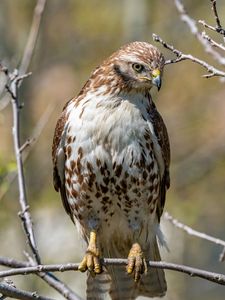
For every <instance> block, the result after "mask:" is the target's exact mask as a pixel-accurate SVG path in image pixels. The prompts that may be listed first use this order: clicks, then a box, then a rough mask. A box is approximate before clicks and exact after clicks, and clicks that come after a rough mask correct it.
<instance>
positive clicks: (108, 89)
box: [82, 42, 165, 95]
mask: <svg viewBox="0 0 225 300" xmlns="http://www.w3.org/2000/svg"><path fill="white" fill-rule="evenodd" d="M164 63H165V60H164V57H163V55H162V54H161V53H160V52H159V50H158V49H157V48H156V47H154V46H152V45H151V44H148V43H145V42H133V43H130V44H127V45H124V46H123V47H121V48H120V49H119V50H118V51H116V52H114V53H113V54H112V55H111V56H110V57H109V58H108V59H106V60H105V61H104V62H103V63H102V64H101V65H100V66H99V67H97V68H96V69H95V70H94V72H93V73H92V74H91V77H90V79H89V80H88V82H87V83H86V84H85V86H84V89H83V90H82V93H84V91H85V89H93V91H95V92H96V93H98V94H99V95H101V94H103V95H107V94H109V95H112V94H120V93H138V92H141V93H143V92H147V91H148V90H150V89H151V88H152V86H156V87H157V88H158V90H159V89H160V87H161V83H162V74H163V67H164Z"/></svg>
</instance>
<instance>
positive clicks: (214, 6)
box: [210, 0, 225, 37]
mask: <svg viewBox="0 0 225 300" xmlns="http://www.w3.org/2000/svg"><path fill="white" fill-rule="evenodd" d="M210 1H211V2H212V10H213V13H214V17H215V20H216V24H217V26H216V31H217V32H218V33H220V34H222V35H223V36H224V37H225V30H224V29H223V28H222V26H221V23H220V18H219V15H218V12H217V7H216V0H210Z"/></svg>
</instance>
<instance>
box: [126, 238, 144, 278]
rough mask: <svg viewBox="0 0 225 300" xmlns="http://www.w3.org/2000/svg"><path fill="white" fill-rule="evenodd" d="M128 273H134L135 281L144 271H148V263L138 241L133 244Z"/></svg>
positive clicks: (129, 256)
mask: <svg viewBox="0 0 225 300" xmlns="http://www.w3.org/2000/svg"><path fill="white" fill-rule="evenodd" d="M127 273H128V274H133V277H134V281H135V282H138V281H139V279H140V278H141V275H142V274H143V273H145V274H146V273H147V264H146V260H145V258H144V255H143V252H142V250H141V246H140V245H139V244H138V243H135V244H133V245H132V247H131V249H130V252H129V255H128V264H127Z"/></svg>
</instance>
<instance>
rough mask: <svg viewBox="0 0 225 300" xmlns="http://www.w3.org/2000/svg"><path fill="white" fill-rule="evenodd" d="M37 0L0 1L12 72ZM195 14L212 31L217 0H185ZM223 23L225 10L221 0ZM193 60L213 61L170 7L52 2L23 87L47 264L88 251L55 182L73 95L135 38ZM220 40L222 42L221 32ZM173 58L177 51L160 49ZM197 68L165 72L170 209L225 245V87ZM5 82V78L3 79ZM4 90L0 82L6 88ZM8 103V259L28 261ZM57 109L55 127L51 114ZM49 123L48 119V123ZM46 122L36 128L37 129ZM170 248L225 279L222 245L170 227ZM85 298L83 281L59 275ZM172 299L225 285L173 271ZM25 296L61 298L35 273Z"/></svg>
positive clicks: (0, 134)
mask: <svg viewBox="0 0 225 300" xmlns="http://www.w3.org/2000/svg"><path fill="white" fill-rule="evenodd" d="M35 3H36V1H30V0H17V1H15V0H1V1H0V58H1V60H2V61H3V63H4V64H6V65H7V66H9V67H10V68H11V69H12V68H14V67H17V66H18V65H19V63H20V61H21V57H22V54H23V50H24V46H25V44H26V41H27V37H28V33H29V29H30V24H31V20H32V14H33V9H34V7H35ZM184 4H185V6H186V8H187V9H188V12H189V14H190V15H191V16H192V17H194V18H195V19H197V20H199V19H204V20H206V21H207V22H209V23H211V24H214V18H213V14H212V11H211V6H210V1H209V0H208V1H206V0H199V1H191V0H184ZM217 5H218V10H219V14H220V16H221V21H222V23H223V25H224V26H225V20H224V16H225V5H224V1H223V0H220V1H219V0H218V1H217ZM153 32H154V33H157V34H159V35H161V37H163V38H164V39H165V40H166V41H167V42H169V43H170V44H173V45H174V46H175V47H176V48H178V49H180V50H182V51H183V52H185V53H192V54H193V55H196V56H198V57H201V58H202V59H205V60H207V61H208V62H209V63H213V60H212V59H211V57H209V56H207V54H206V53H205V52H204V51H203V49H202V47H201V45H199V44H198V42H197V41H196V39H195V37H194V36H193V35H191V34H190V31H189V29H188V28H187V27H186V25H185V24H184V23H182V22H181V20H180V18H179V15H178V13H177V11H176V8H175V6H174V3H173V1H172V0H149V1H148V0H138V1H135V0H122V1H121V0H113V1H112V0H105V1H101V0H89V1H81V0H80V1H78V0H64V1H60V0H54V1H53V0H49V1H47V5H46V9H45V11H44V15H43V19H42V23H41V28H40V32H39V37H38V41H37V47H36V49H35V53H34V56H33V59H32V63H31V65H30V67H29V70H30V71H32V73H33V75H32V76H31V77H29V78H28V79H26V80H25V81H24V83H23V85H22V87H21V89H20V99H21V101H22V102H23V103H24V108H23V110H22V115H21V117H22V120H21V136H22V140H23V141H25V140H26V139H27V138H28V137H30V136H32V135H33V133H34V131H38V130H39V129H40V125H43V127H44V128H43V130H42V132H41V135H40V137H39V138H38V140H37V142H36V144H35V145H34V146H33V147H31V148H30V149H29V148H28V149H27V151H28V153H27V154H26V156H27V157H26V161H25V175H26V183H27V194H28V199H29V203H30V207H31V212H32V217H33V222H34V226H35V232H36V237H37V243H38V246H39V249H40V253H41V256H42V260H43V262H44V263H64V262H78V261H80V259H81V257H82V252H83V251H84V246H83V245H82V242H81V240H80V239H79V237H78V236H77V233H76V229H75V228H74V226H73V224H72V222H71V221H70V219H69V218H68V216H67V215H66V214H65V213H64V210H63V207H62V204H61V201H60V196H59V195H58V194H57V193H56V192H55V191H54V188H53V185H52V164H51V143H52V137H53V132H54V127H55V124H56V120H57V117H58V116H59V114H60V112H61V110H62V108H63V106H64V104H65V103H66V101H67V100H69V99H70V98H72V97H74V96H75V95H76V94H77V93H78V92H79V90H80V89H81V87H82V85H83V84H84V82H85V81H86V80H87V78H88V76H89V74H90V72H91V71H92V70H93V68H94V67H95V66H96V65H98V64H100V63H101V61H102V60H103V59H104V58H106V57H107V56H108V55H110V54H111V53H112V52H113V51H114V50H116V49H117V48H118V47H119V46H121V45H123V44H124V43H127V42H129V41H134V40H142V41H148V42H150V43H153V41H152V33H153ZM213 36H214V35H213ZM157 46H158V47H159V48H160V49H161V51H162V52H163V53H164V55H165V57H166V58H169V57H172V55H171V53H169V52H168V51H166V50H165V49H163V48H162V47H161V45H157ZM203 74H205V70H203V69H202V68H201V67H200V66H198V65H196V64H193V63H191V62H190V61H189V62H188V61H186V62H181V63H179V64H173V65H168V66H166V68H165V72H164V80H163V86H162V89H161V91H160V93H157V92H156V91H153V97H154V99H155V102H156V105H157V107H158V109H159V111H160V112H161V114H162V116H163V118H164V120H165V122H166V124H167V128H168V131H169V135H170V141H171V150H172V166H171V188H170V190H169V192H168V195H167V202H166V210H168V211H169V212H170V213H171V214H173V216H174V217H176V218H178V219H179V220H181V221H182V222H184V223H186V224H188V225H190V226H192V227H193V228H195V229H198V230H200V231H203V232H206V233H208V234H211V235H213V236H216V237H220V238H221V239H225V230H224V228H225V218H224V212H225V83H222V82H221V81H220V80H219V79H218V78H212V79H204V78H202V77H201V76H202V75H203ZM0 82H1V80H0ZM0 87H1V84H0ZM8 102H9V101H8V96H7V95H5V94H4V92H3V93H2V95H1V99H0V195H1V197H0V245H1V246H0V255H1V256H3V255H5V256H9V257H10V256H11V257H14V258H18V259H24V254H23V251H24V250H25V249H26V245H25V244H26V243H25V238H24V235H23V231H22V228H21V224H20V220H19V218H18V216H17V213H18V211H19V205H18V187H17V182H16V180H14V181H13V182H10V183H9V180H10V178H11V177H12V176H13V175H12V174H13V173H14V172H15V169H16V165H15V156H14V152H13V144H12V135H11V130H12V111H11V106H10V103H8ZM46 110H48V111H49V115H48V117H47V120H46V118H45V120H44V121H43V119H41V118H43V115H44V114H45V112H46ZM40 120H41V121H40ZM37 124H38V125H37ZM163 230H164V232H165V235H166V238H167V242H168V246H169V248H170V251H169V252H167V251H166V250H164V249H162V257H163V259H164V260H167V261H170V262H176V263H181V264H186V265H190V266H196V267H199V268H203V269H207V270H212V271H216V272H223V273H224V272H225V263H220V262H218V257H219V254H220V252H221V250H222V249H221V247H219V246H217V245H215V244H210V243H209V242H206V241H202V240H200V239H197V238H195V237H191V236H188V235H187V234H185V233H183V232H181V231H179V230H178V229H176V228H174V227H173V226H172V225H170V224H169V223H168V222H167V221H163ZM58 275H59V277H60V278H61V279H62V280H64V281H65V282H66V283H67V284H68V285H69V286H70V287H71V288H73V289H74V290H75V291H77V293H79V294H80V295H81V296H83V297H84V294H85V278H86V275H85V274H80V273H78V272H65V273H62V274H58ZM166 275H167V280H168V294H167V296H166V297H165V299H168V300H179V299H182V300H197V299H198V300H200V299H204V300H211V299H214V300H222V299H224V297H225V296H224V295H225V288H224V287H223V286H219V285H216V284H213V283H209V282H208V281H204V280H201V279H198V278H191V277H188V276H186V275H183V274H181V273H176V272H172V271H166ZM12 279H13V281H14V283H15V284H16V285H17V286H18V287H20V288H24V289H27V290H31V291H33V290H37V291H38V292H40V293H41V294H45V295H48V296H52V297H55V299H62V297H61V296H60V295H58V294H57V293H56V292H55V291H54V290H51V289H50V288H49V287H48V286H47V285H46V284H45V283H42V282H41V281H40V279H38V278H36V277H35V276H27V277H25V276H18V277H14V278H12Z"/></svg>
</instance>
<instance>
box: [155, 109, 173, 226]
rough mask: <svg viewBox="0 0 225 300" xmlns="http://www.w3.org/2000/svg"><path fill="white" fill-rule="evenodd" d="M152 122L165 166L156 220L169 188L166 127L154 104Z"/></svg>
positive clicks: (168, 154) (168, 147) (160, 213)
mask: <svg viewBox="0 0 225 300" xmlns="http://www.w3.org/2000/svg"><path fill="white" fill-rule="evenodd" d="M151 116H152V122H153V126H154V130H155V134H156V136H157V139H158V143H159V145H160V147H161V150H162V157H163V160H164V164H165V171H164V174H163V177H162V180H161V185H160V201H159V202H158V206H157V216H158V220H160V217H161V215H162V212H163V209H164V205H165V200H166V191H167V189H168V188H169V187H170V174H169V167H170V143H169V136H168V132H167V129H166V125H165V123H164V122H163V119H162V117H161V115H160V114H159V112H158V111H157V109H156V107H155V105H154V103H153V107H152V111H151Z"/></svg>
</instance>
